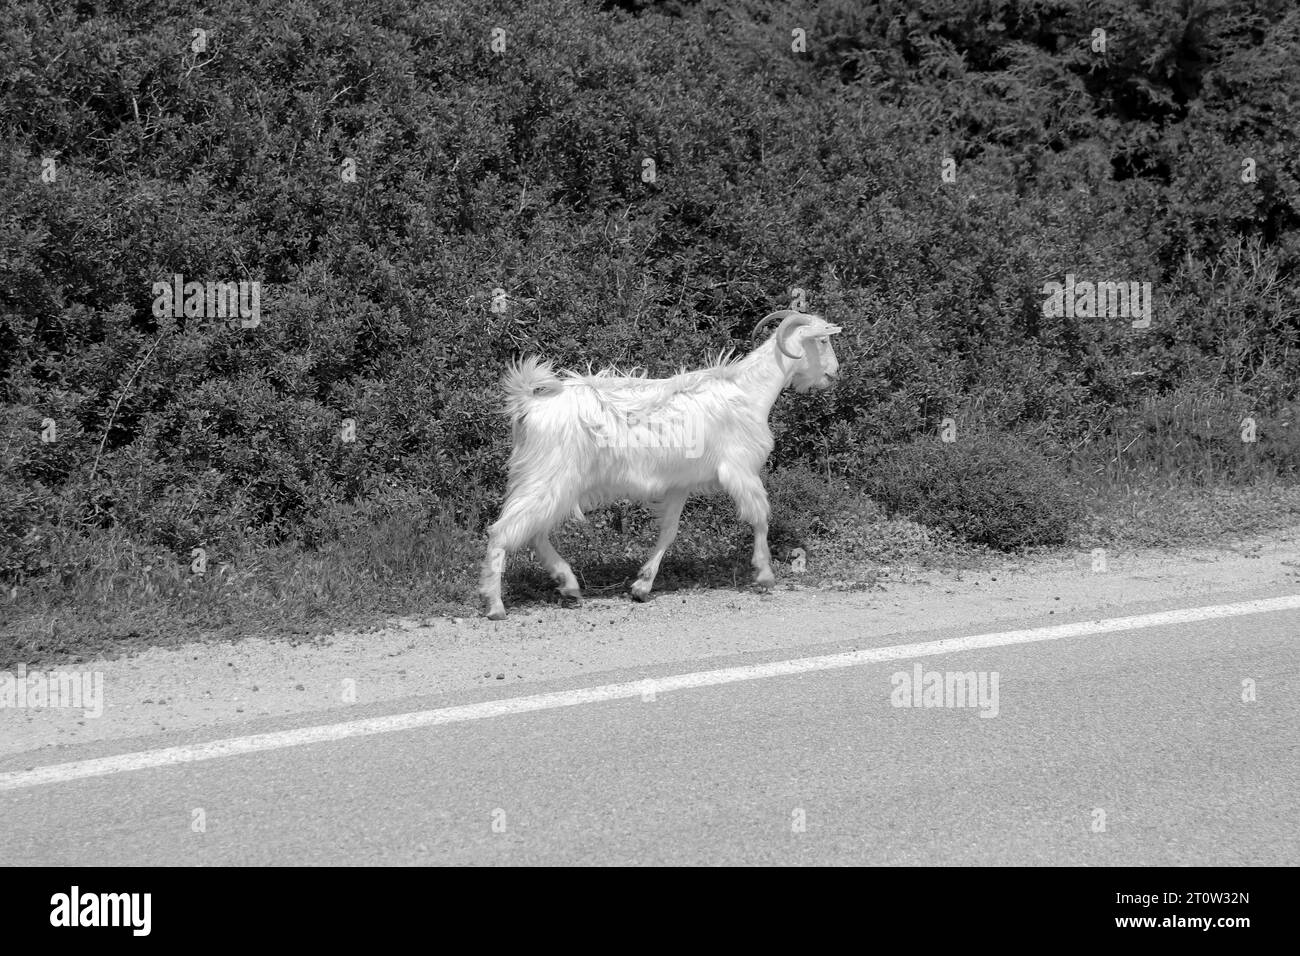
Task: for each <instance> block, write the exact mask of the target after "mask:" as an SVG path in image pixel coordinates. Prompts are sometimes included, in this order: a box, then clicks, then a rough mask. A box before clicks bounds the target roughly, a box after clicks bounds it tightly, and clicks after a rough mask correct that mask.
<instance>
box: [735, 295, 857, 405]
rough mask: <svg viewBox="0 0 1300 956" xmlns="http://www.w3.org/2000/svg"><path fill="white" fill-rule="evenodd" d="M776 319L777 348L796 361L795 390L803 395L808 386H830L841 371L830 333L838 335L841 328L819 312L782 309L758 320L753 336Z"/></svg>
mask: <svg viewBox="0 0 1300 956" xmlns="http://www.w3.org/2000/svg"><path fill="white" fill-rule="evenodd" d="M777 320H780V322H781V324H780V325H778V326H777V327H776V334H775V335H773V336H772V338H773V340H774V341H775V343H776V348H777V351H779V352H780V353H781V354H782V355H784V356H785V357H786V358H788V359H790V360H791V362H792V363H793V364H792V368H791V370H790V372H791V374H790V384H791V385H793V386H794V390H795V391H796V392H799V393H801V394H802V393H804V392H807V391H808V390H809V389H817V390H819V391H820V390H821V389H824V388H830V387H831V385H832V384H834V382H835V377H836V376H837V375H838V374H839V371H840V363H839V360H838V359H837V358H836V357H835V349H834V348H832V346H831V336H832V335H836V334H837V333H838V332H839V331H840V327H839V326H838V325H831V324H830V323H829V322H827V321H826V320H825V319H823V318H822V317H821V316H820V315H809V314H807V313H805V312H796V311H795V310H794V309H782V310H781V311H780V312H773V313H772V314H771V315H769V316H767V317H765V318H764V319H763V321H762V322H759V323H758V325H757V326H755V328H754V335H757V334H758V333H759V332H761V331H763V329H765V328H766V327H767V326H768V325H770V324H771V323H773V322H775V321H777Z"/></svg>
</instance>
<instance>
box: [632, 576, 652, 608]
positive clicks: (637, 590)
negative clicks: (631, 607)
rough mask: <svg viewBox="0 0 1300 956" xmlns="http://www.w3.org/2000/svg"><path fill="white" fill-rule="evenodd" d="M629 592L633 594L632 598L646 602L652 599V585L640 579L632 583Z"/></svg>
mask: <svg viewBox="0 0 1300 956" xmlns="http://www.w3.org/2000/svg"><path fill="white" fill-rule="evenodd" d="M629 593H631V595H632V600H634V601H641V602H642V603H644V602H646V601H648V600H650V585H648V584H642V583H641V582H640V581H637V582H636V583H635V584H633V585H632V588H631V591H630V592H629Z"/></svg>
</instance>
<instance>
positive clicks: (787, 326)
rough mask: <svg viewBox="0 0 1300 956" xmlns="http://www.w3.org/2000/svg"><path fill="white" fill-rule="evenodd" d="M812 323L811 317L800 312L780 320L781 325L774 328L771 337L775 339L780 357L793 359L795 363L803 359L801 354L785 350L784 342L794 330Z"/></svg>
mask: <svg viewBox="0 0 1300 956" xmlns="http://www.w3.org/2000/svg"><path fill="white" fill-rule="evenodd" d="M812 321H813V317H812V316H811V315H804V314H803V313H800V312H794V313H792V314H789V315H787V316H786V317H785V318H784V319H782V320H781V324H780V325H778V326H777V327H776V335H775V336H773V337H774V338H775V339H776V347H777V348H778V349H780V350H781V354H782V355H784V356H785V357H786V358H790V359H794V360H795V361H799V360H800V359H802V358H803V357H804V353H803V352H800V353H798V354H797V355H796V354H795V353H794V352H791V351H790V350H789V349H788V348H786V347H785V340H786V339H787V338H789V336H790V333H791V332H793V331H794V330H795V329H797V328H800V327H801V326H805V325H811V324H812Z"/></svg>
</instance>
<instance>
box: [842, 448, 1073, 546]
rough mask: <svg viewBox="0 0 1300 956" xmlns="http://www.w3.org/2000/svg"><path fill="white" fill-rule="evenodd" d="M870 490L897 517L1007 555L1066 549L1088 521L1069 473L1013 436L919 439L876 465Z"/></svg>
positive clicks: (868, 480)
mask: <svg viewBox="0 0 1300 956" xmlns="http://www.w3.org/2000/svg"><path fill="white" fill-rule="evenodd" d="M867 488H868V491H869V492H870V494H871V495H872V497H873V498H875V499H876V500H877V501H878V502H880V503H881V504H882V505H884V506H885V507H886V508H888V509H889V510H891V511H895V512H898V513H900V514H903V515H906V516H908V517H911V518H914V519H915V520H917V521H920V522H921V523H923V524H927V525H932V526H934V527H937V528H945V529H947V530H949V531H952V532H953V533H955V534H957V535H959V536H960V537H962V538H965V539H966V540H967V541H970V542H972V543H974V544H984V545H988V546H989V547H992V548H997V549H998V550H1001V551H1013V550H1015V549H1018V548H1025V547H1032V546H1035V545H1053V544H1063V543H1065V541H1066V540H1067V537H1068V535H1069V534H1070V531H1071V530H1072V528H1073V527H1074V525H1075V523H1076V522H1077V521H1078V520H1079V518H1080V517H1081V516H1082V513H1083V509H1082V504H1081V501H1080V499H1079V496H1078V495H1077V493H1075V491H1074V489H1073V487H1072V485H1071V482H1070V480H1069V478H1068V477H1067V476H1066V475H1065V473H1064V470H1063V469H1061V468H1059V467H1057V466H1056V465H1055V464H1054V463H1053V462H1052V461H1050V460H1049V459H1047V458H1045V457H1044V456H1043V455H1042V453H1041V452H1039V451H1038V450H1037V449H1035V448H1033V447H1032V446H1030V445H1028V444H1026V443H1025V442H1023V441H1021V440H1019V439H1017V438H1014V437H1012V436H1010V435H1006V434H996V433H995V434H988V435H983V436H979V437H976V438H973V439H967V440H963V441H957V442H953V443H945V442H942V441H939V440H938V438H936V437H934V436H928V437H921V438H917V439H915V440H914V441H912V442H910V443H909V444H907V445H904V446H902V447H900V448H898V449H896V450H895V451H892V452H890V453H889V454H888V456H887V457H884V458H883V459H881V460H880V461H879V462H877V463H876V464H875V465H874V466H873V467H872V468H871V469H870V475H869V477H868V478H867Z"/></svg>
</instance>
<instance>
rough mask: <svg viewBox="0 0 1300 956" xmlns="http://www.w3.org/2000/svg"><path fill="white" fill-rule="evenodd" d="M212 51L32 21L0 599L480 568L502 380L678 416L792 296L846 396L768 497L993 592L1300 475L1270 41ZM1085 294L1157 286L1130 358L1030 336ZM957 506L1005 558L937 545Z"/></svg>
mask: <svg viewBox="0 0 1300 956" xmlns="http://www.w3.org/2000/svg"><path fill="white" fill-rule="evenodd" d="M192 7H193V5H192V4H190V3H182V2H167V0H153V2H140V0H124V2H119V3H102V4H97V3H88V2H85V3H76V4H68V5H59V4H53V5H52V4H47V3H41V2H9V3H7V4H6V10H5V14H4V18H3V25H2V26H0V31H2V33H3V40H2V41H0V141H2V142H3V150H4V157H3V161H2V163H0V179H2V185H0V197H2V203H3V208H2V209H0V249H2V250H3V258H2V259H0V401H2V402H3V407H4V414H3V415H2V416H0V455H2V456H3V458H2V459H0V576H3V577H4V579H5V580H6V581H8V582H11V583H22V584H24V585H27V584H31V585H33V586H38V587H47V586H48V587H55V586H59V585H60V582H61V583H62V584H63V585H69V582H71V581H72V580H73V579H75V578H76V576H77V575H78V574H86V573H89V571H90V570H91V569H92V566H94V565H95V563H96V562H97V561H101V560H104V559H105V553H106V552H105V551H104V550H103V542H104V541H110V540H111V541H112V542H114V544H113V548H112V555H113V560H121V561H123V562H126V563H127V564H129V563H130V562H131V561H134V562H136V563H139V562H140V561H144V560H145V559H144V558H140V557H138V556H139V555H143V554H147V555H151V556H152V557H149V558H148V560H149V561H150V562H152V563H157V562H158V561H164V560H169V561H173V562H178V563H179V564H180V565H182V566H183V565H184V564H185V563H187V562H188V561H189V560H190V553H191V549H193V548H196V547H203V548H205V549H206V550H207V551H208V552H210V553H211V554H212V555H213V556H214V557H213V560H223V561H233V560H235V557H234V556H237V555H247V554H249V553H250V549H251V550H252V551H255V550H256V549H259V548H266V547H272V546H275V547H279V548H284V547H291V548H293V549H297V550H299V551H305V552H311V551H313V550H319V549H321V548H324V547H327V546H329V545H330V543H331V542H338V541H340V540H343V539H347V538H349V537H352V538H356V536H358V535H361V536H363V537H365V536H373V535H374V534H375V533H376V531H375V529H376V528H380V527H387V528H397V529H402V533H406V529H410V528H416V529H419V528H426V529H427V528H429V527H431V526H433V525H437V526H438V527H441V528H443V529H444V532H445V534H446V535H450V536H451V537H450V538H448V539H447V540H448V541H452V542H453V543H454V542H460V541H462V540H463V541H464V542H470V541H472V540H473V539H474V535H475V534H476V533H477V532H478V530H480V529H481V524H482V521H483V520H484V517H485V513H486V512H490V511H491V510H492V509H493V508H494V507H495V505H496V503H497V502H498V501H499V496H500V494H501V491H502V487H503V465H504V460H505V455H506V452H507V433H506V429H505V427H504V424H503V423H502V422H501V421H500V420H499V419H498V418H497V417H496V416H494V415H491V414H489V413H488V411H489V409H490V407H491V405H492V403H493V401H494V398H493V384H494V381H495V379H496V378H497V376H498V374H499V372H500V369H501V368H502V366H503V364H504V363H505V362H506V361H507V360H508V359H509V358H510V357H511V356H512V355H515V354H517V353H520V352H541V353H544V354H546V355H548V356H551V357H554V358H556V359H558V360H559V361H560V362H563V363H571V364H574V365H585V364H586V363H588V362H595V363H596V364H605V363H610V362H616V363H619V364H621V365H641V366H644V367H647V368H649V369H650V370H651V372H652V373H666V372H671V371H675V370H676V369H677V368H678V367H679V366H681V365H691V364H694V363H697V362H699V361H701V360H702V358H703V357H704V356H705V354H706V353H713V352H716V351H717V350H718V349H720V348H722V347H725V346H735V347H738V348H740V349H742V350H743V349H744V348H746V347H747V334H748V331H749V330H750V328H751V327H752V325H753V324H754V322H755V321H756V320H757V319H758V318H759V317H761V316H762V315H763V314H765V313H766V312H768V311H771V310H772V309H774V308H780V307H784V306H786V305H788V304H789V302H790V300H791V296H792V292H791V290H792V289H801V290H804V292H805V294H806V297H807V302H808V306H809V308H810V309H812V310H815V311H820V312H823V313H826V314H828V315H829V316H831V317H832V318H833V320H834V321H836V322H838V323H840V324H841V325H842V326H843V327H844V329H845V332H844V334H843V335H842V336H841V337H840V341H839V344H838V350H839V353H840V358H841V362H842V365H843V380H842V383H841V384H840V385H839V386H838V387H837V388H836V389H835V390H833V391H832V392H829V393H826V394H822V395H817V396H812V397H807V398H798V399H793V398H792V399H787V400H784V401H782V402H781V403H779V404H778V406H777V410H776V416H775V426H776V429H777V431H778V435H779V441H778V448H777V452H776V455H775V458H774V465H775V467H776V468H777V469H785V468H792V467H795V466H800V467H804V466H806V467H807V468H810V469H811V470H812V472H814V473H816V474H817V475H826V476H828V479H829V481H831V482H833V483H834V486H835V487H843V488H847V489H861V488H862V487H864V485H863V482H864V481H865V480H866V479H867V478H869V477H870V476H873V475H874V476H875V477H874V478H872V484H871V486H870V488H869V489H868V490H871V491H872V493H873V495H875V496H876V497H877V500H882V501H890V502H893V503H895V504H897V505H898V506H899V507H905V508H910V509H911V510H912V513H914V514H916V516H917V517H919V518H921V519H922V520H933V522H934V523H936V524H938V525H942V526H944V527H949V528H952V529H954V530H957V531H959V532H960V531H961V530H962V529H963V528H967V527H974V526H978V527H979V528H981V529H985V530H984V531H982V532H980V534H979V535H977V536H976V537H977V538H980V539H981V540H986V541H988V542H990V543H992V544H994V545H995V546H1003V547H1011V546H1015V545H1019V544H1025V543H1029V544H1033V543H1042V542H1049V543H1050V542H1053V541H1061V540H1065V537H1064V536H1065V535H1066V534H1067V529H1066V527H1065V525H1063V524H1062V522H1060V521H1053V520H1044V516H1043V513H1042V510H1043V509H1047V510H1049V511H1052V512H1053V513H1061V514H1067V515H1068V514H1070V513H1072V512H1071V508H1072V507H1073V506H1072V505H1070V504H1069V503H1068V502H1066V501H1065V497H1058V496H1066V497H1068V495H1067V490H1068V489H1067V486H1069V485H1071V484H1072V483H1074V482H1076V481H1080V480H1082V481H1087V480H1091V479H1093V478H1094V477H1097V476H1103V477H1104V476H1109V477H1111V478H1115V477H1117V476H1118V477H1121V478H1122V477H1123V474H1127V472H1125V469H1127V468H1131V469H1132V470H1133V473H1134V474H1152V475H1161V474H1165V475H1168V474H1170V473H1174V472H1183V473H1185V475H1186V476H1188V477H1191V478H1195V479H1197V480H1201V481H1218V480H1221V479H1224V478H1245V479H1252V480H1253V479H1257V478H1258V477H1260V476H1261V475H1263V476H1267V477H1273V478H1275V477H1278V476H1281V477H1283V478H1289V477H1292V476H1294V475H1295V473H1296V469H1297V465H1298V464H1300V439H1297V438H1296V437H1295V435H1296V432H1297V431H1300V426H1294V425H1292V422H1293V421H1294V417H1293V416H1294V410H1295V404H1294V403H1295V400H1296V383H1297V382H1298V381H1300V349H1298V348H1297V335H1298V334H1300V284H1297V281H1296V278H1297V268H1298V267H1300V238H1298V237H1300V233H1298V232H1297V225H1298V224H1300V143H1298V142H1297V139H1298V137H1300V71H1298V70H1297V69H1296V64H1297V63H1300V11H1298V10H1297V9H1296V8H1295V6H1294V4H1292V3H1290V2H1289V0H1183V2H1174V3H1168V2H1157V0H1152V2H1134V0H1096V2H1067V0H982V2H968V0H908V2H891V0H878V2H867V0H831V2H820V3H811V2H804V3H800V2H791V3H784V2H775V0H774V2H744V0H741V2H736V0H716V2H707V3H701V4H698V5H696V4H688V3H684V2H665V3H654V2H639V0H626V2H623V3H604V4H601V3H597V2H595V0H550V2H547V3H544V4H528V3H507V2H494V0H450V2H441V3H436V4H434V3H419V2H414V0H374V2H368V3H365V4H357V3H352V2H345V0H315V2H275V3H270V2H266V0H243V2H241V0H217V2H214V3H211V4H208V5H207V10H206V12H203V13H196V12H194V11H193V9H192ZM498 28H499V29H500V30H501V31H504V32H503V33H496V34H494V30H497V29H498ZM796 30H802V31H804V36H806V50H797V49H792V46H798V34H796V33H794V32H793V31H796ZM195 31H204V32H203V33H201V34H196V32H195ZM1096 31H1104V37H1103V36H1102V35H1101V34H1099V33H1097V32H1096ZM502 41H504V49H503V50H502V49H501V44H502ZM494 45H495V47H496V49H494ZM51 160H52V161H53V163H52V164H51V162H50V161H51ZM647 160H650V161H652V162H653V168H651V166H650V164H648V163H647ZM949 160H951V161H952V162H948V161H949ZM945 170H946V171H947V172H948V173H949V174H948V175H947V176H945ZM352 173H354V174H355V175H354V176H353V175H352ZM176 274H180V275H182V276H183V277H184V278H185V280H186V281H199V282H227V281H232V282H233V281H240V280H256V281H259V282H260V283H262V287H261V288H262V294H261V316H260V318H261V321H260V324H258V325H256V326H255V327H251V328H245V327H242V326H241V323H239V322H231V321H225V320H221V319H213V318H203V317H195V316H190V317H186V316H184V315H181V316H179V317H174V316H171V315H163V316H159V315H156V314H155V311H156V310H155V309H154V307H153V306H154V300H155V291H154V283H155V282H158V281H166V282H170V281H171V277H172V276H174V275H176ZM1067 274H1073V275H1076V276H1078V277H1079V278H1081V279H1085V278H1086V279H1090V280H1117V281H1124V282H1147V283H1150V284H1151V288H1152V290H1153V294H1154V311H1153V315H1152V320H1151V323H1150V327H1149V328H1147V329H1135V328H1133V327H1132V323H1131V322H1130V321H1128V320H1127V319H1125V318H1120V317H1108V316H1103V317H1086V316H1076V315H1062V316H1048V315H1045V314H1044V309H1043V303H1044V299H1045V296H1044V293H1043V287H1044V283H1045V282H1048V281H1060V282H1063V281H1065V276H1066V275H1067ZM495 290H500V291H501V292H504V296H502V295H501V294H500V293H499V292H497V291H495ZM1246 417H1250V418H1253V419H1254V422H1255V424H1256V429H1257V431H1256V438H1257V440H1256V441H1255V442H1253V443H1248V442H1243V441H1242V440H1241V431H1242V425H1241V421H1242V419H1243V418H1246ZM945 418H951V419H953V421H954V422H955V423H956V429H957V430H956V438H957V440H956V442H954V443H940V442H939V440H938V438H937V437H936V433H937V430H938V429H940V428H941V427H942V423H943V420H944V419H945ZM345 419H352V420H354V421H355V423H356V433H355V434H356V437H355V441H345V440H343V437H342V436H343V432H344V424H343V423H344V420H345ZM47 420H50V421H52V422H53V424H54V429H55V431H54V436H55V437H56V440H54V441H48V440H47V441H42V434H43V432H44V433H47V434H46V437H47V438H48V437H50V436H49V434H48V428H49V421H47ZM1008 435H1010V436H1015V437H1014V438H1013V439H1007V440H1005V441H1004V440H1002V439H1003V437H1004V436H1008ZM968 439H969V440H970V442H971V443H972V444H971V446H970V448H967V449H965V450H964V451H959V452H958V453H957V454H958V455H959V456H960V457H954V458H953V459H952V461H949V462H947V463H946V465H945V466H944V467H946V468H947V469H948V470H946V471H943V472H942V475H941V478H935V475H934V474H933V465H934V462H933V459H934V456H935V455H937V454H939V453H940V452H942V451H943V450H944V449H945V448H953V449H957V448H959V447H960V446H962V444H963V442H965V441H967V440H968ZM918 441H919V442H926V443H934V447H933V448H928V450H921V451H915V452H911V453H908V454H906V455H902V456H900V457H899V459H898V460H897V461H892V459H891V457H890V455H891V451H892V450H894V449H897V448H898V447H899V446H902V445H905V444H907V443H915V442H918ZM998 455H1001V456H1002V457H1003V459H1004V460H1005V461H1007V462H1012V463H1014V461H1013V460H1023V459H1025V458H1027V457H1034V456H1042V457H1043V459H1044V461H1037V460H1035V461H1032V462H1024V463H1023V467H1021V468H1018V469H1016V470H1014V471H1013V472H1007V471H1006V469H1005V468H1002V467H1000V466H998V465H997V460H996V459H997V456H998ZM963 461H968V462H972V463H974V464H973V465H972V468H971V470H970V472H969V474H967V475H966V477H965V478H963V473H961V472H958V473H955V474H954V473H952V471H951V469H952V468H958V469H960V468H961V467H963V466H962V465H961V462H963ZM899 462H911V463H913V465H914V467H911V468H908V467H901V466H900V465H899ZM1044 469H1048V471H1046V472H1044ZM1007 474H1018V475H1024V476H1031V477H1032V478H1033V480H1034V482H1035V484H1034V485H1033V491H1032V492H1030V491H1026V492H1024V493H1022V494H1020V495H1013V496H1009V497H1004V496H1001V495H999V494H996V493H992V492H994V491H997V490H999V489H1000V488H1001V487H1002V486H1003V483H1004V482H1005V481H1006V480H1007V479H1006V477H1005V476H1006V475H1007ZM1044 474H1048V475H1055V476H1057V478H1058V479H1059V480H1055V481H1053V480H1050V479H1045V478H1043V475H1044ZM882 475H883V476H887V477H888V481H889V483H890V484H889V486H888V487H886V486H884V485H882V482H883V481H884V480H885V479H884V478H882V477H881V476H882ZM1067 475H1069V479H1068V480H1067V478H1066V476H1067ZM981 476H983V477H981ZM964 480H969V481H971V482H977V481H988V482H989V483H990V484H989V487H988V488H986V489H978V490H972V491H971V499H970V500H971V501H972V502H976V501H977V502H979V503H980V504H979V505H978V507H980V508H984V509H993V510H994V511H997V510H998V509H1009V510H1008V511H1007V513H1006V514H1002V515H986V514H979V515H976V516H975V517H974V519H972V520H967V519H969V518H970V516H969V515H967V516H966V517H965V518H963V517H962V516H960V515H958V516H952V515H950V514H949V512H951V510H952V508H951V504H952V501H951V500H950V499H945V498H944V495H943V494H941V493H938V494H936V493H935V491H934V488H935V487H936V482H939V483H942V482H955V483H956V484H958V485H960V484H961V483H962V482H963V481H964ZM1026 480H1028V479H1026ZM927 481H928V482H929V484H925V482H927ZM923 485H924V487H923ZM1052 489H1055V490H1052ZM1040 490H1041V495H1040V494H1039V492H1040ZM936 499H943V500H944V501H947V504H946V505H943V506H941V504H942V502H940V503H936ZM927 503H928V504H927ZM972 507H975V505H972ZM1036 508H1037V509H1038V510H1035V509H1036ZM1022 513H1023V521H1022V520H1021V517H1020V516H1021V515H1022ZM385 522H387V523H385ZM989 529H992V530H989ZM1026 529H1029V530H1028V531H1027V530H1026ZM1040 532H1041V533H1040ZM365 540H367V541H370V542H371V544H370V545H369V547H371V550H372V551H373V550H375V548H377V547H380V546H379V545H375V544H374V542H373V541H371V539H370V538H369V537H365ZM440 540H441V539H440ZM96 542H99V545H96ZM96 547H99V548H100V550H98V551H97V550H96ZM413 547H414V546H413ZM447 547H448V548H451V551H449V552H448V553H455V554H460V552H459V551H456V550H455V549H456V547H459V545H458V544H456V545H455V546H454V547H453V544H448V545H447ZM380 549H381V550H382V548H380ZM123 555H126V557H123ZM133 555H134V556H135V557H132V556H133ZM159 555H161V556H162V557H158V556H159ZM128 559H129V560H128ZM456 560H459V558H457V559H456ZM434 564H435V565H436V564H437V562H436V561H435V562H434ZM125 566H126V564H123V565H122V567H125ZM408 570H409V569H408ZM416 570H417V571H418V572H419V573H421V574H427V573H433V570H431V566H430V565H427V564H421V565H420V566H419V567H418V568H417V569H416ZM41 582H45V583H43V584H42V583H41ZM14 593H15V594H16V593H17V592H14Z"/></svg>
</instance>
